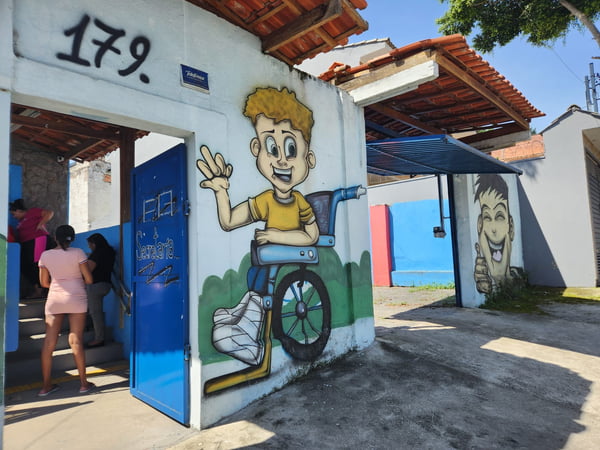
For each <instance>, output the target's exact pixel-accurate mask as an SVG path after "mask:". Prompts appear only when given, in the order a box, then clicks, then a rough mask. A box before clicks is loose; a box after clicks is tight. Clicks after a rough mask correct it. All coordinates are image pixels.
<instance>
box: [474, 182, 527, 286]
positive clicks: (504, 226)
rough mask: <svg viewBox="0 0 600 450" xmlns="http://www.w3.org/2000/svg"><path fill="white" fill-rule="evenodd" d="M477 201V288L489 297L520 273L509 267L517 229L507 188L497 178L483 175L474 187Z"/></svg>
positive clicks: (516, 269)
mask: <svg viewBox="0 0 600 450" xmlns="http://www.w3.org/2000/svg"><path fill="white" fill-rule="evenodd" d="M475 186H476V187H477V188H476V191H475V196H474V201H475V202H476V203H477V202H479V207H480V213H479V216H478V218H477V234H478V242H477V243H476V244H475V251H476V252H477V256H476V259H475V271H474V276H475V284H476V287H477V291H479V292H481V293H483V294H487V293H490V292H492V290H493V288H494V286H497V284H498V283H499V282H501V281H503V280H505V279H508V278H511V277H513V276H516V275H517V274H518V273H519V271H520V270H521V269H519V268H517V267H511V266H510V259H511V252H512V241H513V239H514V237H515V225H514V221H513V218H512V215H511V214H510V208H509V204H508V186H507V184H506V182H505V181H504V179H503V178H502V177H501V176H500V175H497V174H480V175H479V176H478V179H477V181H476V183H475Z"/></svg>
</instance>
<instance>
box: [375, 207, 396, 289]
mask: <svg viewBox="0 0 600 450" xmlns="http://www.w3.org/2000/svg"><path fill="white" fill-rule="evenodd" d="M370 209H371V262H372V264H373V285H374V286H391V285H392V278H391V272H392V258H391V253H390V252H391V248H392V247H391V245H390V221H389V218H390V213H389V209H388V206H387V205H374V206H371V207H370Z"/></svg>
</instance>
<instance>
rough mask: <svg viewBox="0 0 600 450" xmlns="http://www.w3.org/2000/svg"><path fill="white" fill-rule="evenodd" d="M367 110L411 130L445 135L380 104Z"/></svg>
mask: <svg viewBox="0 0 600 450" xmlns="http://www.w3.org/2000/svg"><path fill="white" fill-rule="evenodd" d="M368 108H369V109H372V110H373V111H376V112H378V113H380V114H383V115H384V116H387V117H389V118H390V119H394V120H397V121H399V122H402V123H404V124H406V125H408V126H410V127H411V128H416V129H418V130H421V131H423V132H425V133H427V134H445V132H444V131H443V130H440V129H439V128H436V127H432V126H430V125H427V124H426V123H424V122H421V121H419V120H418V119H415V118H413V117H410V116H408V115H406V114H404V113H401V112H400V111H397V110H395V109H393V108H390V107H389V106H383V105H381V104H373V105H369V106H368Z"/></svg>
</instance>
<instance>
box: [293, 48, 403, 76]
mask: <svg viewBox="0 0 600 450" xmlns="http://www.w3.org/2000/svg"><path fill="white" fill-rule="evenodd" d="M390 50H393V47H391V46H390V45H389V43H388V42H387V41H385V40H371V41H365V42H364V43H359V44H354V45H348V46H346V47H341V46H338V47H335V48H333V49H331V50H329V51H328V52H327V53H320V54H318V55H316V56H315V57H313V58H310V59H307V60H305V61H302V63H301V64H299V65H297V66H296V67H297V68H298V69H300V70H302V71H304V72H306V73H310V74H311V75H314V76H317V77H318V76H319V75H321V74H322V73H324V72H326V71H327V70H329V68H330V67H331V65H332V64H333V63H336V62H337V63H342V64H347V65H349V66H350V67H356V66H358V65H360V64H362V63H363V62H366V61H370V60H371V59H373V58H375V57H376V56H379V55H381V54H385V53H387V52H389V51H390Z"/></svg>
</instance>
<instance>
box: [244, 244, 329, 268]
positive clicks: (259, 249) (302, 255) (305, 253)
mask: <svg viewBox="0 0 600 450" xmlns="http://www.w3.org/2000/svg"><path fill="white" fill-rule="evenodd" d="M318 262H319V253H318V252H317V248H316V247H313V246H306V247H295V246H292V245H280V244H266V245H256V244H255V241H252V264H253V265H258V266H267V265H273V264H293V263H306V264H317V263H318Z"/></svg>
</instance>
